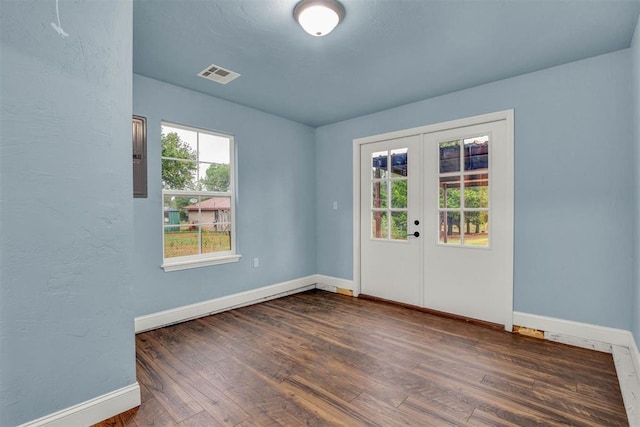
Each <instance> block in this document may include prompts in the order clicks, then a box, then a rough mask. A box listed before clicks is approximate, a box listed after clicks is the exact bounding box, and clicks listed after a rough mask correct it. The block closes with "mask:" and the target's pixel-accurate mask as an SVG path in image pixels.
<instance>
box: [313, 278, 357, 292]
mask: <svg viewBox="0 0 640 427" xmlns="http://www.w3.org/2000/svg"><path fill="white" fill-rule="evenodd" d="M316 288H317V289H322V290H323V291H329V292H337V291H338V288H341V289H347V290H349V291H352V292H353V291H354V289H355V284H354V282H353V280H347V279H341V278H339V277H333V276H325V275H324V274H316Z"/></svg>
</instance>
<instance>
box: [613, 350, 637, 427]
mask: <svg viewBox="0 0 640 427" xmlns="http://www.w3.org/2000/svg"><path fill="white" fill-rule="evenodd" d="M631 339H633V337H631ZM634 341H635V340H634ZM634 346H635V344H634ZM635 351H636V352H637V347H636V348H635ZM633 352H634V349H632V348H629V347H624V346H621V345H614V346H612V352H611V353H612V355H613V362H614V363H615V366H616V374H617V375H618V382H619V383H620V392H621V394H622V400H623V402H624V407H625V410H626V411H627V418H628V421H629V425H630V426H636V427H637V426H640V380H639V379H638V375H637V374H636V372H638V371H637V370H636V367H635V363H634V360H633V359H634V358H633V356H632V353H633Z"/></svg>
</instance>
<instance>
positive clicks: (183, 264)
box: [161, 254, 242, 272]
mask: <svg viewBox="0 0 640 427" xmlns="http://www.w3.org/2000/svg"><path fill="white" fill-rule="evenodd" d="M240 258H242V255H238V254H235V255H224V256H219V257H215V258H202V259H189V260H181V261H165V262H164V264H162V266H161V267H162V268H163V269H164V271H165V272H167V271H178V270H187V269H189V268H198V267H208V266H210V265H218V264H228V263H230V262H238V261H240Z"/></svg>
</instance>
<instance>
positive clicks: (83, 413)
mask: <svg viewBox="0 0 640 427" xmlns="http://www.w3.org/2000/svg"><path fill="white" fill-rule="evenodd" d="M136 406H140V386H139V385H138V383H137V382H136V383H134V384H131V385H128V386H126V387H123V388H121V389H118V390H115V391H112V392H110V393H107V394H103V395H102V396H99V397H96V398H95V399H91V400H87V401H86V402H83V403H80V404H78V405H74V406H71V407H69V408H67V409H63V410H61V411H58V412H55V413H53V414H50V415H46V416H44V417H42V418H38V419H37V420H33V421H29V422H28V423H25V424H22V425H21V426H20V427H40V426H47V427H66V426H89V425H93V424H96V423H99V422H100V421H103V420H106V419H107V418H111V417H113V416H115V415H118V414H121V413H123V412H125V411H128V410H129V409H131V408H135V407H136Z"/></svg>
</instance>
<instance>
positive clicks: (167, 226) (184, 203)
mask: <svg viewBox="0 0 640 427" xmlns="http://www.w3.org/2000/svg"><path fill="white" fill-rule="evenodd" d="M193 201H195V202H196V203H197V202H198V198H193V197H177V196H171V195H165V196H164V257H165V258H173V257H178V256H186V255H196V254H198V253H199V244H198V227H197V225H195V224H190V223H189V219H190V218H189V217H190V216H191V217H192V218H191V219H192V220H193V213H192V211H190V210H189V209H187V207H188V206H189V205H192V202H193ZM195 213H196V216H197V214H198V211H197V209H196V211H195ZM196 224H197V223H196Z"/></svg>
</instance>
